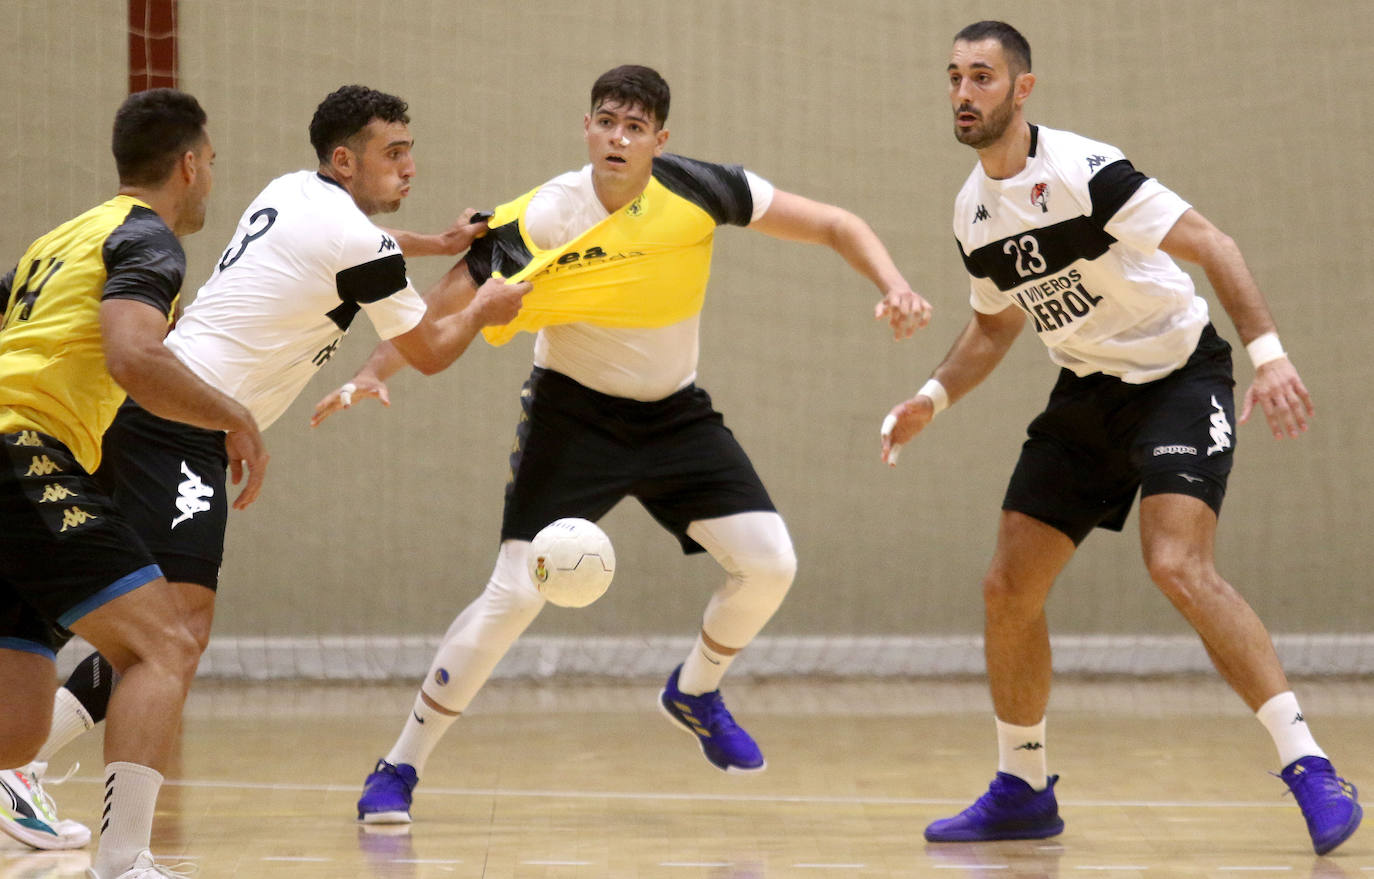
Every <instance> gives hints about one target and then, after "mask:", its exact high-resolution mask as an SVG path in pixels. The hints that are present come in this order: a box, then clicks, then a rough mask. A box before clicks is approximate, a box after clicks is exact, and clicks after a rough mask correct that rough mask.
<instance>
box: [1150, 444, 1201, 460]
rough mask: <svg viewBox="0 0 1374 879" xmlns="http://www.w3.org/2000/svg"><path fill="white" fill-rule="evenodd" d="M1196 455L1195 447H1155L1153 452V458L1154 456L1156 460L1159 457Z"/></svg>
mask: <svg viewBox="0 0 1374 879" xmlns="http://www.w3.org/2000/svg"><path fill="white" fill-rule="evenodd" d="M1196 454H1197V447H1196V446H1181V445H1175V446H1155V451H1154V456H1155V457H1156V458H1158V457H1159V456H1160V455H1196Z"/></svg>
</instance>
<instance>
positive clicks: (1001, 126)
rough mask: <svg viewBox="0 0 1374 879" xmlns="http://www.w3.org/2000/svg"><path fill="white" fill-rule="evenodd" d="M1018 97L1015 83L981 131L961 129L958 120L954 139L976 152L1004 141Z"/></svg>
mask: <svg viewBox="0 0 1374 879" xmlns="http://www.w3.org/2000/svg"><path fill="white" fill-rule="evenodd" d="M1015 95H1016V83H1015V82H1013V83H1012V86H1011V88H1010V89H1008V90H1007V98H1006V100H1004V101H1003V102H1002V103H1000V104H998V105H997V106H996V107H993V108H992V112H991V113H990V114H989V115H988V116H987V117H985V118H984V120H983V127H982V129H981V130H979V129H973V128H970V129H960V128H959V125H958V123H957V120H956V124H955V126H954V139H955V140H957V141H959V143H961V144H963V145H964V146H970V147H973V148H974V149H975V150H981V149H986V148H987V147H990V146H992V145H993V144H995V143H997V141H999V140H1001V139H1002V135H1004V134H1006V133H1007V127H1008V126H1010V125H1011V117H1012V116H1013V115H1014V114H1015V112H1016V107H1015V104H1014V101H1013V98H1014V97H1015Z"/></svg>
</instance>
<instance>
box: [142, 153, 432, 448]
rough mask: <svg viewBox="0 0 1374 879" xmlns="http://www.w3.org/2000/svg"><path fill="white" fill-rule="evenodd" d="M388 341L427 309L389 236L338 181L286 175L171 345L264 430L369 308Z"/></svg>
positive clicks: (249, 220)
mask: <svg viewBox="0 0 1374 879" xmlns="http://www.w3.org/2000/svg"><path fill="white" fill-rule="evenodd" d="M360 310H361V311H364V312H366V313H367V316H368V318H369V319H370V320H371V321H372V325H373V327H374V328H376V330H377V334H378V335H379V336H381V337H382V338H383V339H390V338H391V337H393V336H397V335H400V334H401V333H404V332H406V331H407V330H410V329H412V328H413V327H414V326H415V325H416V324H418V323H419V322H420V319H421V318H422V317H423V316H424V312H425V303H424V300H423V299H421V298H420V295H419V294H418V293H416V292H415V288H414V287H413V286H411V284H410V279H409V278H407V277H406V264H405V257H403V256H401V251H400V248H399V247H397V245H396V242H395V241H394V240H393V239H392V238H391V236H390V235H388V234H386V233H385V232H383V231H382V230H381V229H380V228H378V227H377V226H376V225H374V224H373V223H372V221H371V220H369V219H368V218H367V216H366V215H365V214H364V213H363V212H362V211H361V210H359V209H358V206H357V204H356V203H355V202H354V201H353V197H352V196H351V195H349V194H348V192H347V191H346V190H344V188H343V187H342V186H340V185H339V184H338V183H336V182H335V181H333V180H331V179H329V178H328V177H324V176H322V175H320V174H317V173H315V172H314V171H296V172H294V173H291V174H286V175H284V176H282V177H278V178H277V179H276V180H273V181H272V182H271V183H269V184H267V187H266V188H265V189H263V191H262V192H261V193H259V195H258V197H257V198H255V199H254V200H253V203H252V204H250V205H249V206H248V209H247V210H245V211H244V212H243V216H242V217H241V218H240V219H239V224H238V228H237V229H236V230H235V232H234V237H233V239H232V240H231V241H230V242H229V246H228V248H226V249H225V251H224V255H223V256H222V257H220V260H219V263H218V265H217V266H216V267H215V271H214V273H213V274H211V276H210V279H209V280H208V281H206V282H205V284H204V286H202V287H201V288H200V292H199V293H197V294H196V298H195V301H194V302H192V303H191V304H190V305H189V306H188V307H187V308H186V313H185V314H184V315H182V318H181V320H179V321H178V322H177V325H176V327H174V328H173V330H172V332H171V333H170V334H168V336H167V347H168V348H171V349H172V351H173V352H175V353H176V355H177V357H178V358H179V359H180V360H181V361H182V362H183V363H185V364H186V366H187V367H188V368H189V369H190V370H191V371H192V372H194V373H195V374H196V375H198V376H200V377H201V378H202V379H204V380H205V381H206V382H207V383H209V384H210V385H212V386H214V387H215V388H217V389H219V390H220V391H223V392H224V393H225V394H228V395H229V396H231V397H233V398H234V399H235V400H238V401H239V402H240V403H242V404H243V405H244V406H247V407H248V409H249V411H251V412H252V413H253V417H254V418H255V419H256V420H257V422H258V426H259V427H260V428H266V427H267V426H268V425H269V424H271V423H272V422H273V421H275V420H277V418H278V417H279V416H280V415H281V414H282V413H283V412H285V411H286V408H287V407H288V406H289V405H291V401H292V400H294V399H296V396H297V395H298V394H300V392H301V390H302V389H303V388H304V387H305V385H306V383H307V382H308V381H310V378H311V376H313V375H314V374H315V373H316V372H317V371H318V370H319V368H320V367H321V366H323V365H324V364H325V363H326V362H328V360H329V358H330V357H332V356H333V354H334V351H335V350H336V348H337V347H338V344H339V341H340V340H341V339H342V338H343V337H344V334H345V333H347V332H348V328H349V326H350V325H351V324H352V322H353V318H354V317H356V316H357V314H358V312H359V311H360Z"/></svg>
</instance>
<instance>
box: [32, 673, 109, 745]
mask: <svg viewBox="0 0 1374 879" xmlns="http://www.w3.org/2000/svg"><path fill="white" fill-rule="evenodd" d="M94 726H95V721H94V720H92V719H91V715H90V713H89V712H87V711H86V709H85V707H84V706H82V704H81V702H80V701H79V700H78V699H77V698H76V696H74V695H73V694H72V691H71V690H68V689H67V688H66V687H58V688H57V697H56V698H55V699H54V700H53V706H52V728H51V729H49V730H48V740H47V741H45V742H44V743H43V747H41V748H39V749H38V756H37V757H34V758H33V759H34V760H35V761H36V762H38V763H50V762H52V755H53V754H56V753H57V752H58V751H60V750H62V748H64V747H66V746H67V745H68V744H69V743H70V742H71V741H72V739H74V738H76V737H77V736H79V735H81V734H82V733H84V732H86V731H88V730H90V729H91V728H92V727H94Z"/></svg>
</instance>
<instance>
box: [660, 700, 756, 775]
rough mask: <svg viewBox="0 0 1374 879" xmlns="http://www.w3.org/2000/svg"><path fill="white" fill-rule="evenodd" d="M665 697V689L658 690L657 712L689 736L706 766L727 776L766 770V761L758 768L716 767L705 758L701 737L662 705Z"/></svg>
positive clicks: (710, 760) (708, 758)
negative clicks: (708, 765)
mask: <svg viewBox="0 0 1374 879" xmlns="http://www.w3.org/2000/svg"><path fill="white" fill-rule="evenodd" d="M667 695H668V691H667V690H666V689H664V690H659V691H658V711H659V713H660V714H662V715H663V716H664V717H666V718H668V722H669V723H671V724H672V725H673V728H674V729H680V730H682V731H683V732H685V733H687V735H689V736H691V737H692V741H694V742H696V743H697V747H698V748H700V749H701V756H702V757H705V758H706V762H707V763H708V764H710V765H711V768H713V769H719V770H720V771H721V772H724V773H727V774H729V775H753V774H754V773H756V772H762V771H763V770H765V769H767V768H768V761H767V760H764V761H763V762H762V763H760V764H759V765H758V766H754V767H751V768H745V767H743V766H734V765H731V766H720V765H718V764H717V763H716V762H715V761H714V760H712V759H711V758H710V757H707V756H706V743H705V742H703V741H702V740H701V736H699V735H697V734H696V731H695V730H693V729H692V728H691V727H690V726H688V725H687V724H685V723H683V722H682V719H681V718H679V717H678V716H677V715H676V714H674V713H673V712H671V711H669V710H668V706H667V705H664V704H663V699H664V697H665V696H667Z"/></svg>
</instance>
